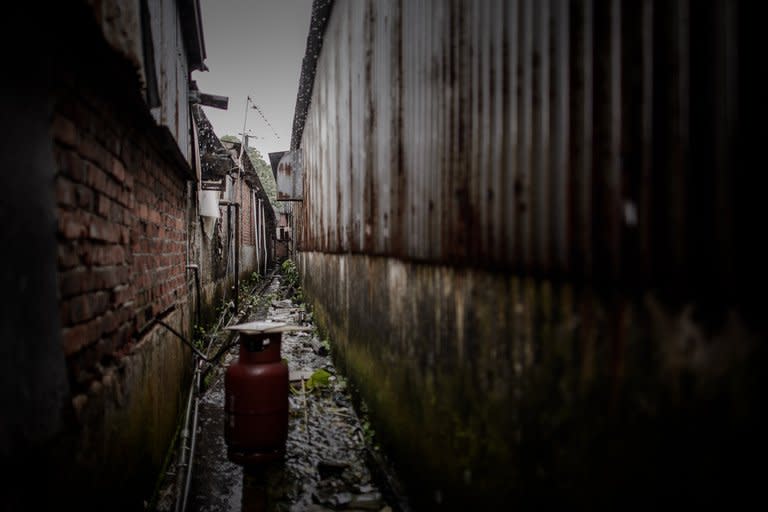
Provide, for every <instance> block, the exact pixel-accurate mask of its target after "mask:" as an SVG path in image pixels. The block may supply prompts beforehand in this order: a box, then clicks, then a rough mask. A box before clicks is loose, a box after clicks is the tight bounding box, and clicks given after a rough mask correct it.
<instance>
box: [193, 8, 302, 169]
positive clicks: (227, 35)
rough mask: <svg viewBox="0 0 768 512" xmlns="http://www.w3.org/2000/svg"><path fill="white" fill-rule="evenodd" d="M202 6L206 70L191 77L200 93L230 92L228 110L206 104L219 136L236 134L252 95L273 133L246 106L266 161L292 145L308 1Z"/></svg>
mask: <svg viewBox="0 0 768 512" xmlns="http://www.w3.org/2000/svg"><path fill="white" fill-rule="evenodd" d="M200 7H201V9H202V11H203V13H202V14H203V36H204V37H205V48H206V53H207V58H206V60H205V63H206V65H207V66H208V68H209V69H210V71H204V72H200V71H195V72H193V73H192V79H193V80H195V81H196V82H197V85H198V87H199V88H200V91H202V92H205V93H210V94H217V95H221V96H228V97H229V109H228V110H219V109H215V108H211V107H204V109H205V113H206V115H207V116H208V119H210V121H211V124H213V128H214V130H215V131H216V134H217V135H218V136H219V137H222V136H224V135H238V134H239V133H240V132H242V131H243V120H244V116H245V103H246V97H247V96H250V97H251V99H252V100H253V102H254V103H255V104H256V105H258V107H259V109H260V110H261V112H262V113H263V114H264V117H265V118H266V120H267V122H269V124H271V125H272V128H274V132H275V133H276V135H275V133H273V130H272V128H270V126H269V125H268V124H267V122H265V120H264V119H262V117H261V116H260V115H259V112H258V111H257V110H255V109H253V108H250V109H249V110H248V116H247V122H246V131H247V132H249V133H250V134H251V135H252V138H251V142H250V145H251V147H255V148H256V149H258V150H259V151H260V152H261V153H262V155H263V156H264V159H265V160H266V161H267V163H268V162H269V159H268V156H267V154H268V153H270V152H273V151H284V150H287V149H289V146H290V144H291V126H292V123H293V110H294V107H295V105H296V93H297V91H298V87H299V75H300V72H301V59H302V58H303V57H304V49H305V45H306V42H307V33H308V32H309V21H310V18H311V14H312V0H201V2H200ZM238 136H239V135H238ZM277 137H279V139H278V138H277Z"/></svg>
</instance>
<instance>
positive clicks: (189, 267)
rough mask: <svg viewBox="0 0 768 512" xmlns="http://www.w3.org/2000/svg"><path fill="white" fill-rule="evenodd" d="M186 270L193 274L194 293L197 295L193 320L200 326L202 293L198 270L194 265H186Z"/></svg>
mask: <svg viewBox="0 0 768 512" xmlns="http://www.w3.org/2000/svg"><path fill="white" fill-rule="evenodd" d="M187 270H191V271H193V272H194V273H195V292H196V293H197V307H196V308H195V320H196V321H197V325H200V304H201V302H200V301H201V300H202V293H201V290H200V268H199V267H198V266H197V265H196V264H192V265H187Z"/></svg>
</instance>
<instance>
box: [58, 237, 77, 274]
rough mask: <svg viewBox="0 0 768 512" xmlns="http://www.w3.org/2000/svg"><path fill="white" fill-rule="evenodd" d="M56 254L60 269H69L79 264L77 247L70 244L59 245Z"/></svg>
mask: <svg viewBox="0 0 768 512" xmlns="http://www.w3.org/2000/svg"><path fill="white" fill-rule="evenodd" d="M57 252H58V257H59V258H58V259H59V268H60V269H69V268H72V267H76V266H77V265H79V264H80V256H79V255H78V247H77V245H74V244H72V243H70V244H59V246H58V249H57Z"/></svg>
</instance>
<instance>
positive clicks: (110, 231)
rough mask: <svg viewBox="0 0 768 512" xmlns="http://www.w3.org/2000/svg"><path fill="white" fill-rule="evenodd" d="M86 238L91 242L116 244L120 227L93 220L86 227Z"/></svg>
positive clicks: (111, 223) (101, 220) (96, 219)
mask: <svg viewBox="0 0 768 512" xmlns="http://www.w3.org/2000/svg"><path fill="white" fill-rule="evenodd" d="M88 236H89V237H90V238H92V239H93V240H102V241H104V242H112V243H116V242H118V241H119V240H120V226H119V225H117V224H115V223H113V222H108V221H105V220H103V219H98V218H94V219H92V220H91V223H90V225H89V226H88Z"/></svg>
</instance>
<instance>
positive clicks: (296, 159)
mask: <svg viewBox="0 0 768 512" xmlns="http://www.w3.org/2000/svg"><path fill="white" fill-rule="evenodd" d="M302 170H303V165H302V156H301V152H299V151H289V152H287V153H286V154H285V155H283V157H282V158H281V159H280V163H279V164H277V200H278V201H303V200H304V186H303V183H302Z"/></svg>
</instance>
